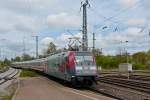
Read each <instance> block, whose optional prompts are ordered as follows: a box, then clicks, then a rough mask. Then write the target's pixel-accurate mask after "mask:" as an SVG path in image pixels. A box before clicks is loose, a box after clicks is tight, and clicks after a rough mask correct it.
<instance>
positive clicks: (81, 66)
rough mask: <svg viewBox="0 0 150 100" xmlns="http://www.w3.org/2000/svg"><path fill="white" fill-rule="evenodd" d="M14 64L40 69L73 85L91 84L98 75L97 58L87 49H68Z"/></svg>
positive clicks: (20, 66)
mask: <svg viewBox="0 0 150 100" xmlns="http://www.w3.org/2000/svg"><path fill="white" fill-rule="evenodd" d="M12 66H14V67H16V68H25V69H33V70H38V71H41V72H43V73H46V74H47V75H50V76H53V77H56V78H58V79H61V80H64V81H66V82H70V83H71V84H73V85H84V86H91V85H92V84H93V83H95V82H96V77H97V67H96V62H95V58H94V56H93V54H92V53H91V52H87V51H83V52H80V51H66V52H61V53H57V54H54V55H50V56H48V57H47V58H42V59H36V60H31V61H24V62H14V63H12Z"/></svg>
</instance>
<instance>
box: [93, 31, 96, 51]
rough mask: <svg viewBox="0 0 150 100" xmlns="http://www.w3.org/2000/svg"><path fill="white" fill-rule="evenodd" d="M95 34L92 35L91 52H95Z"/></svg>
mask: <svg viewBox="0 0 150 100" xmlns="http://www.w3.org/2000/svg"><path fill="white" fill-rule="evenodd" d="M95 40H96V39H95V33H93V51H94V50H95Z"/></svg>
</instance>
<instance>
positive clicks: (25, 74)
mask: <svg viewBox="0 0 150 100" xmlns="http://www.w3.org/2000/svg"><path fill="white" fill-rule="evenodd" d="M36 76H39V74H38V73H37V72H35V71H31V70H22V72H21V73H20V77H36Z"/></svg>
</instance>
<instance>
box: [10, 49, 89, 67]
mask: <svg viewBox="0 0 150 100" xmlns="http://www.w3.org/2000/svg"><path fill="white" fill-rule="evenodd" d="M70 52H75V53H77V55H79V56H80V55H91V54H92V52H90V51H63V52H57V53H53V54H50V55H49V56H48V57H46V58H41V59H35V60H30V61H23V62H14V63H13V64H24V63H37V62H44V61H46V60H47V59H49V58H50V57H54V56H55V57H56V56H60V55H63V56H67V55H68V54H69V53H70Z"/></svg>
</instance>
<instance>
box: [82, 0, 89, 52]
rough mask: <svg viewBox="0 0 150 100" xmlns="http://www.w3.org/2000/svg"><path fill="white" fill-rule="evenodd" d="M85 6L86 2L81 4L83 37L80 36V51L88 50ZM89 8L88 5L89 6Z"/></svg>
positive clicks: (87, 3)
mask: <svg viewBox="0 0 150 100" xmlns="http://www.w3.org/2000/svg"><path fill="white" fill-rule="evenodd" d="M87 5H89V2H88V0H86V1H85V2H84V3H83V4H82V7H83V27H82V28H83V30H82V31H83V32H82V33H83V36H82V50H83V51H87V50H88V36H87ZM89 6H90V5H89Z"/></svg>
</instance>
